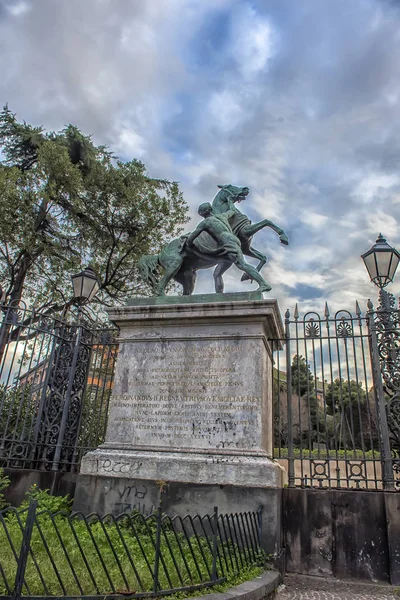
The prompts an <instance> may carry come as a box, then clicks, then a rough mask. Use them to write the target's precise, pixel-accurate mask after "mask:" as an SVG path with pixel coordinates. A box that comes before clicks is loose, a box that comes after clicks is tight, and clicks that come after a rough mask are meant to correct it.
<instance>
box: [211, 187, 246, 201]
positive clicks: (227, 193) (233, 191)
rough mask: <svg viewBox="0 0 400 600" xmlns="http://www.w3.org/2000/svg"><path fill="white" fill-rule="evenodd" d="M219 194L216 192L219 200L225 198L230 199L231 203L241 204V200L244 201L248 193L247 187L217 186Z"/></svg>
mask: <svg viewBox="0 0 400 600" xmlns="http://www.w3.org/2000/svg"><path fill="white" fill-rule="evenodd" d="M218 187H219V188H220V190H221V191H220V192H218V196H219V197H220V199H221V200H223V199H225V198H230V199H231V200H232V202H242V200H246V196H247V195H248V193H249V191H250V190H249V188H248V187H246V186H245V187H238V186H237V185H231V184H230V183H229V184H228V185H219V186H218Z"/></svg>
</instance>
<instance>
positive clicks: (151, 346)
mask: <svg viewBox="0 0 400 600" xmlns="http://www.w3.org/2000/svg"><path fill="white" fill-rule="evenodd" d="M109 316H110V319H111V320H112V321H113V322H114V323H116V324H117V325H118V326H119V327H120V349H119V353H118V358H117V363H116V373H115V384H114V389H113V392H112V397H111V401H110V411H109V421H108V428H107V435H106V441H105V443H104V444H103V445H102V446H100V447H99V448H98V449H97V450H95V451H94V452H89V453H88V454H87V455H86V456H85V457H84V458H83V461H82V466H81V474H82V475H90V476H101V477H107V478H125V479H129V480H130V479H135V480H136V479H137V480H140V481H143V480H144V481H146V480H152V481H160V480H161V481H166V482H181V483H193V484H207V485H219V486H226V485H234V486H243V487H246V488H248V487H253V488H263V487H267V488H281V487H282V485H283V477H284V471H283V469H282V468H281V467H280V466H279V465H278V463H276V462H275V461H274V460H273V459H272V450H273V448H272V444H273V436H272V427H273V424H272V377H273V375H272V364H273V362H272V352H271V344H270V341H269V340H271V339H282V337H283V327H282V321H281V317H280V312H279V309H278V305H277V302H276V300H264V299H263V297H262V294H261V293H259V292H251V293H239V294H218V295H216V294H209V295H201V296H189V297H167V298H146V299H144V298H143V299H135V300H131V301H130V302H129V303H128V305H127V306H124V307H121V308H117V309H112V310H110V311H109Z"/></svg>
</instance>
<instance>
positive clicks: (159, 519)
mask: <svg viewBox="0 0 400 600" xmlns="http://www.w3.org/2000/svg"><path fill="white" fill-rule="evenodd" d="M161 526H162V508H161V505H160V506H159V507H158V510H157V529H156V553H155V556H154V583H153V593H154V594H157V592H158V589H159V587H160V584H159V581H158V571H159V567H160V547H161Z"/></svg>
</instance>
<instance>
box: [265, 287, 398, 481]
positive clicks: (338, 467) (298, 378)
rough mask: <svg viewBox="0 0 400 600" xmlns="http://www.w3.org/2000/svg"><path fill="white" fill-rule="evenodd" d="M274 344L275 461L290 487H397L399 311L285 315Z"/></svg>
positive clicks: (384, 302) (386, 304)
mask: <svg viewBox="0 0 400 600" xmlns="http://www.w3.org/2000/svg"><path fill="white" fill-rule="evenodd" d="M283 341H284V342H285V346H284V349H283V350H279V347H281V341H277V342H276V345H275V352H274V356H275V369H274V381H273V399H274V438H275V458H276V459H278V460H279V462H280V463H281V464H282V465H283V466H284V467H285V468H286V469H287V472H288V484H289V486H290V487H293V486H301V487H310V486H311V487H317V488H325V487H331V488H333V487H334V488H349V489H351V488H358V489H373V490H376V489H386V490H396V489H400V469H399V467H400V461H399V458H400V418H399V417H400V399H399V393H400V311H399V310H398V309H397V308H396V307H395V300H394V297H393V296H391V295H390V294H388V293H387V292H385V291H382V292H381V295H380V304H379V306H378V308H377V309H376V310H374V307H373V306H372V304H371V303H369V305H368V310H367V312H366V313H364V314H363V313H362V311H361V310H360V307H359V305H358V303H357V305H356V313H355V314H354V315H353V314H351V313H349V312H348V311H339V312H337V313H335V314H334V315H330V313H329V309H328V307H327V306H326V309H325V314H324V315H323V316H321V315H319V314H318V313H314V312H309V313H307V314H306V315H304V317H303V318H300V316H299V313H298V310H297V307H296V310H295V312H294V314H293V316H292V315H291V314H290V313H289V311H287V312H286V315H285V339H284V340H283Z"/></svg>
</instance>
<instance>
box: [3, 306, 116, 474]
mask: <svg viewBox="0 0 400 600" xmlns="http://www.w3.org/2000/svg"><path fill="white" fill-rule="evenodd" d="M2 311H3V321H2V323H1V325H0V466H7V467H20V468H34V469H47V470H54V471H58V470H76V469H78V468H79V464H80V461H81V457H82V455H83V454H84V453H85V452H87V451H88V450H90V449H93V448H96V447H97V446H98V445H99V444H100V443H101V442H102V440H103V439H104V435H105V428H106V423H107V414H108V402H109V398H110V393H111V389H112V385H113V373H114V363H115V359H116V355H117V352H118V346H117V344H116V343H115V334H116V332H115V331H114V330H112V329H110V328H109V329H105V328H103V327H96V326H95V325H93V323H92V324H90V325H88V324H87V323H85V322H84V321H83V320H82V318H81V317H79V315H78V320H76V319H75V320H72V322H69V321H67V320H66V319H65V317H63V318H61V317H60V316H59V315H54V314H45V313H41V312H37V311H35V310H34V309H32V310H31V309H28V308H26V307H25V306H24V305H22V306H18V307H14V306H8V307H4V306H3V307H2Z"/></svg>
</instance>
